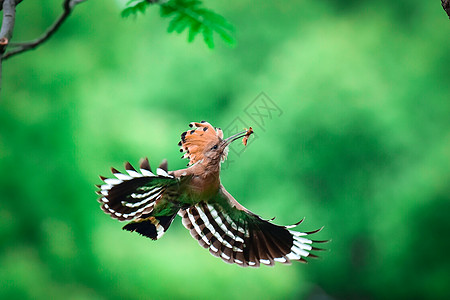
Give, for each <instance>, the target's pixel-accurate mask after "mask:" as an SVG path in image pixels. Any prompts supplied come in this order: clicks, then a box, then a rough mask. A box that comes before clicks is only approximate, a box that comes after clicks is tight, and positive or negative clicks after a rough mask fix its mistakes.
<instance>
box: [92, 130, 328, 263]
mask: <svg viewBox="0 0 450 300" xmlns="http://www.w3.org/2000/svg"><path fill="white" fill-rule="evenodd" d="M190 126H191V127H194V128H195V129H193V130H190V131H187V132H184V133H183V134H182V135H181V142H180V143H179V146H180V147H181V149H180V151H182V152H185V154H184V155H183V158H189V164H188V168H186V169H181V170H175V171H170V172H168V169H167V162H165V161H164V162H163V163H162V164H161V165H160V167H159V168H157V171H156V174H153V173H152V171H151V168H150V165H149V162H148V160H147V159H144V160H142V161H141V164H140V173H139V172H138V171H136V170H135V169H134V168H133V167H132V166H131V165H130V164H129V163H126V164H125V169H126V172H127V173H128V175H127V174H122V173H121V172H119V171H117V170H116V169H112V172H113V174H114V175H115V177H116V178H112V179H108V178H105V177H101V179H102V180H104V182H105V184H104V185H101V186H99V188H100V191H99V192H98V193H99V194H101V195H102V197H101V198H100V200H99V201H100V202H101V203H102V209H103V211H105V212H106V213H108V214H110V215H111V216H112V217H113V218H116V219H119V220H120V221H126V220H128V221H131V222H130V223H128V224H127V225H125V226H124V229H125V230H129V231H136V232H138V233H140V234H142V235H144V236H147V237H149V238H151V239H154V240H156V239H158V238H160V237H161V236H162V235H163V234H164V233H165V232H166V231H167V229H168V228H169V226H170V224H171V223H172V221H173V219H174V218H175V216H176V215H177V214H179V215H180V216H181V217H182V218H183V225H184V226H185V227H186V228H187V229H189V230H190V233H191V235H192V236H193V237H194V238H195V239H197V240H198V242H199V244H200V245H201V246H203V247H204V248H207V249H209V251H210V253H211V254H213V255H215V256H218V257H221V258H222V259H223V260H224V261H226V262H228V263H236V264H238V265H241V266H244V267H245V266H252V267H257V266H259V265H260V263H263V264H266V265H273V264H274V262H276V261H278V262H281V263H290V261H291V260H298V261H304V262H305V259H304V257H307V256H310V257H315V255H312V254H311V253H310V251H311V250H321V249H318V248H315V247H312V245H311V244H312V243H313V242H322V241H312V240H309V239H307V238H305V237H304V236H306V235H308V234H312V233H315V232H317V231H318V230H316V231H312V232H305V233H303V232H297V231H292V230H289V229H290V228H292V227H294V226H296V225H298V224H300V223H301V221H300V222H298V223H297V224H294V225H293V226H279V225H275V224H273V223H271V222H270V221H266V220H263V219H261V218H260V217H259V216H257V215H255V214H253V213H252V212H251V211H249V210H248V209H246V208H245V207H243V206H242V205H241V204H239V203H238V202H237V201H236V200H235V199H234V198H233V196H231V194H230V193H228V192H227V191H226V189H225V188H224V187H223V185H222V184H221V182H220V176H219V175H220V164H221V162H222V161H223V160H224V159H225V158H226V155H227V152H228V148H227V147H228V145H229V144H230V143H231V142H232V141H234V140H236V139H239V138H244V143H245V142H246V140H247V139H248V137H249V135H250V134H251V133H252V132H253V131H252V130H251V128H250V129H249V130H248V131H244V132H242V133H239V134H237V135H234V136H232V137H230V138H228V139H223V133H222V130H220V129H217V128H214V127H212V126H211V125H210V124H209V123H207V122H204V121H203V122H201V123H191V124H190Z"/></svg>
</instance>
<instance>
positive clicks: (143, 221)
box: [123, 213, 177, 240]
mask: <svg viewBox="0 0 450 300" xmlns="http://www.w3.org/2000/svg"><path fill="white" fill-rule="evenodd" d="M176 215H177V214H176V213H175V214H173V215H171V216H156V217H153V216H150V215H143V216H141V218H139V219H137V220H135V221H132V222H130V223H128V224H127V225H125V226H124V227H123V229H125V230H128V231H131V232H134V231H136V232H137V233H139V234H141V235H143V236H146V237H148V238H151V239H152V240H157V239H159V238H160V237H162V236H163V234H164V233H165V232H166V231H167V229H169V226H170V224H172V222H173V219H174V218H175V216H176Z"/></svg>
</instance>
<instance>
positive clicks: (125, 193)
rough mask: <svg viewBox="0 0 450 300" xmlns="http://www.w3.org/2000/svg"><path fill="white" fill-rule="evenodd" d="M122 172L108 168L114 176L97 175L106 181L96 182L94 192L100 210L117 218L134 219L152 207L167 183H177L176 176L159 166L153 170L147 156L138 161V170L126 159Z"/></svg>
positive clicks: (161, 195) (146, 212)
mask: <svg viewBox="0 0 450 300" xmlns="http://www.w3.org/2000/svg"><path fill="white" fill-rule="evenodd" d="M125 170H126V172H127V173H128V174H123V173H121V172H119V171H117V170H116V169H114V168H111V171H112V173H113V175H114V176H115V177H116V178H105V177H103V176H100V178H101V179H102V180H103V181H104V182H105V184H103V185H98V186H97V187H98V188H99V189H100V190H99V191H97V194H99V195H101V196H102V197H101V198H100V199H99V202H100V203H101V204H102V205H101V208H102V210H103V211H104V212H105V213H107V214H109V215H110V216H111V217H113V218H115V219H118V220H120V221H126V220H134V219H137V218H140V217H141V216H142V215H147V214H149V213H151V212H152V211H153V208H154V205H155V203H156V201H158V200H159V199H161V198H162V197H163V195H164V193H165V191H166V189H167V188H168V187H170V186H171V185H174V184H177V183H178V180H177V179H175V178H174V177H173V176H171V175H169V174H168V173H167V171H166V170H163V169H162V168H157V169H156V174H153V173H152V171H151V168H150V164H149V162H148V159H147V158H145V159H144V160H142V161H141V163H140V172H138V171H136V170H135V169H134V168H133V166H132V165H131V164H130V163H129V162H126V163H125Z"/></svg>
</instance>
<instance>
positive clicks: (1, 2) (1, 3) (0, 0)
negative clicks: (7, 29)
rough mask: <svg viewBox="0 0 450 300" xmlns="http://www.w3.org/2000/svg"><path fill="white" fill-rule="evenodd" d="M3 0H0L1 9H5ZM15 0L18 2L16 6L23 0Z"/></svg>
mask: <svg viewBox="0 0 450 300" xmlns="http://www.w3.org/2000/svg"><path fill="white" fill-rule="evenodd" d="M3 1H4V0H0V11H1V10H2V9H3ZM14 2H15V3H16V6H17V4H19V3H20V2H22V0H14Z"/></svg>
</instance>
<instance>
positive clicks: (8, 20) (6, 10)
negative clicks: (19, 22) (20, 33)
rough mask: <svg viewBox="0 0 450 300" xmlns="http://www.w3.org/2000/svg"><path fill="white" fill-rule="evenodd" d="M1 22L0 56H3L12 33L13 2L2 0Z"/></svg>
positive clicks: (13, 18)
mask: <svg viewBox="0 0 450 300" xmlns="http://www.w3.org/2000/svg"><path fill="white" fill-rule="evenodd" d="M2 4H3V5H2V8H3V20H2V28H1V29H0V55H3V53H5V50H6V46H7V45H8V44H9V41H10V40H11V37H12V35H13V31H14V23H15V20H16V2H15V0H4V1H3V3H2Z"/></svg>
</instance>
